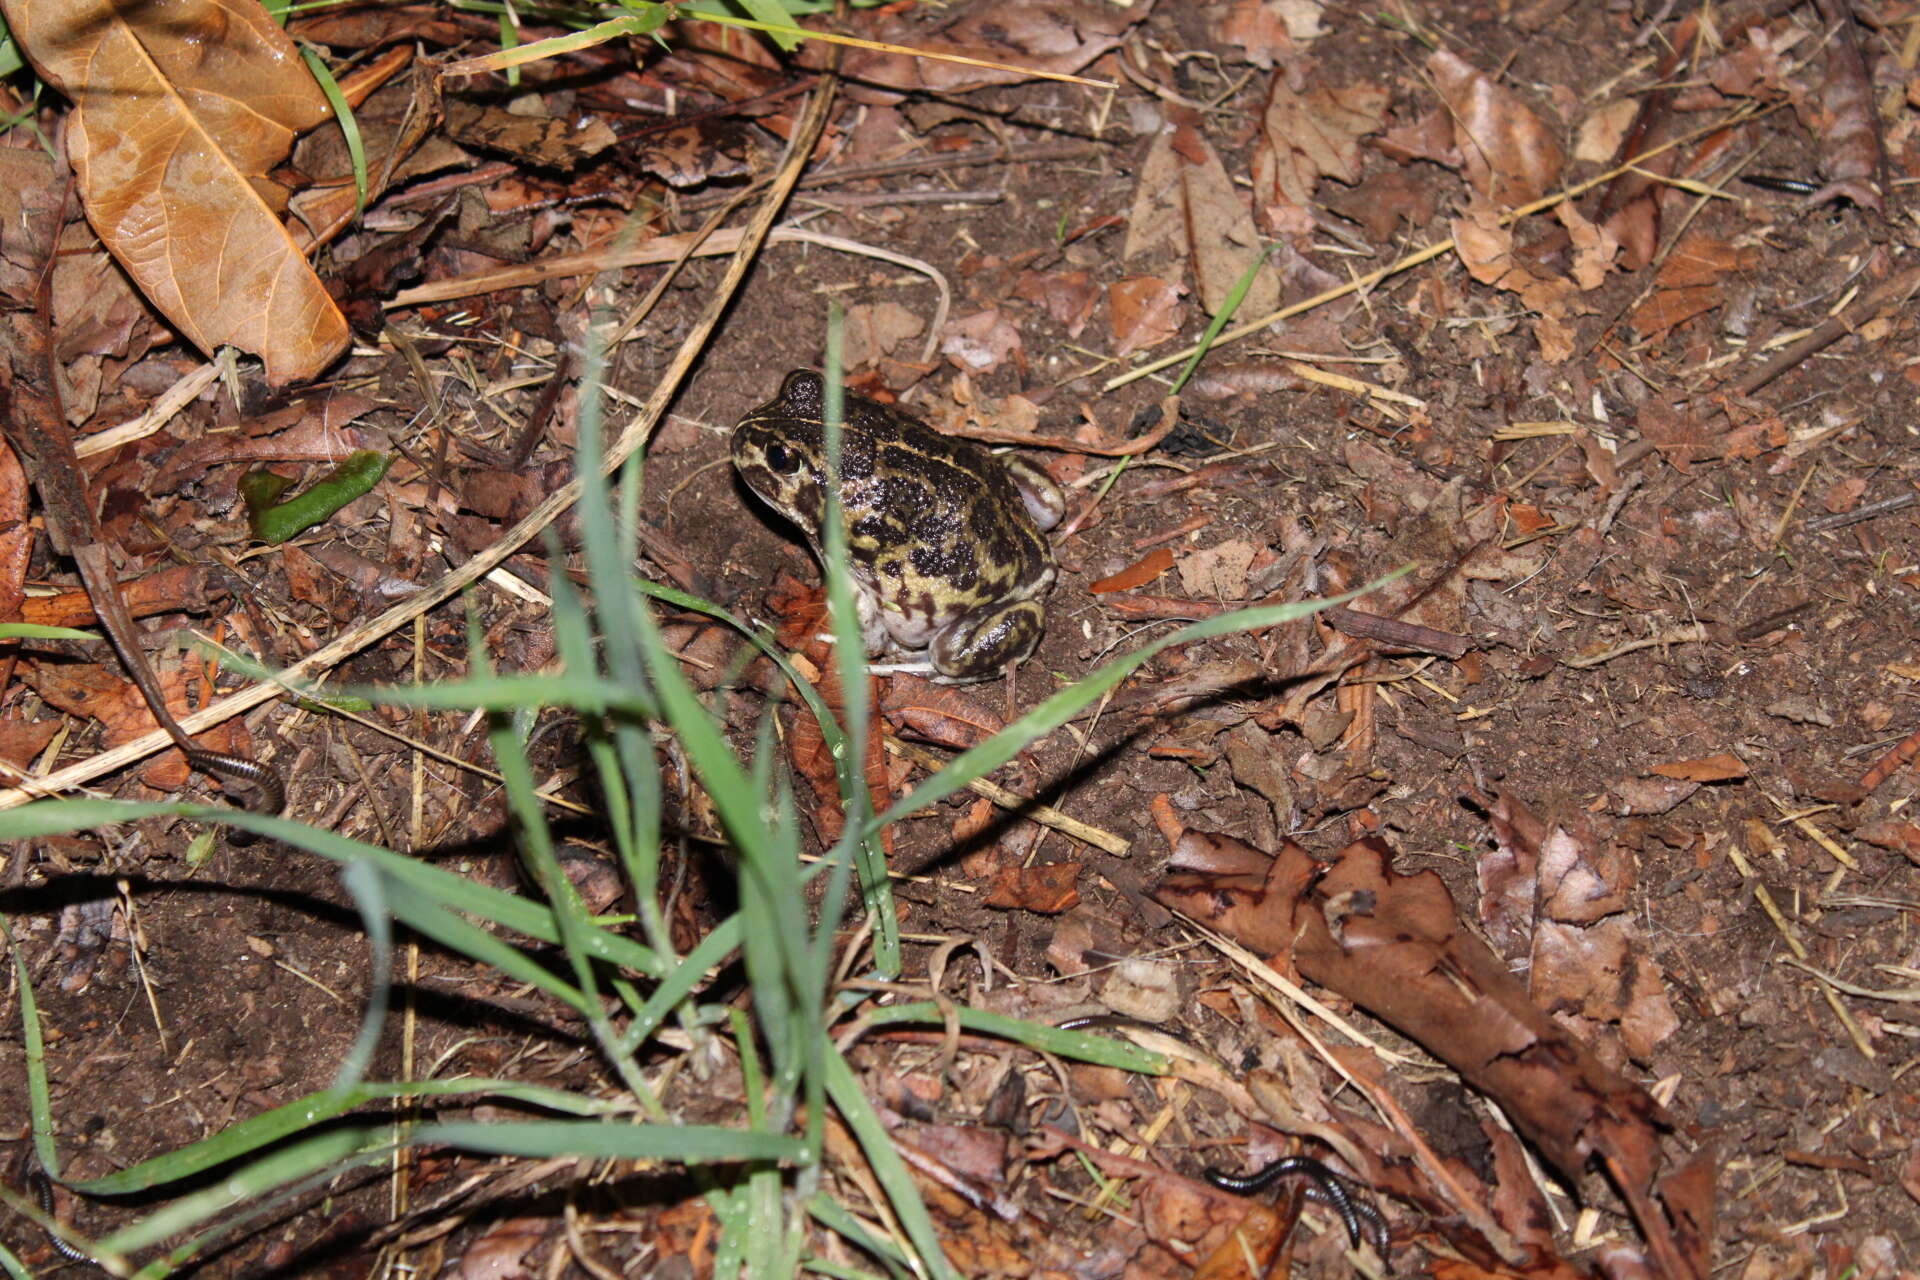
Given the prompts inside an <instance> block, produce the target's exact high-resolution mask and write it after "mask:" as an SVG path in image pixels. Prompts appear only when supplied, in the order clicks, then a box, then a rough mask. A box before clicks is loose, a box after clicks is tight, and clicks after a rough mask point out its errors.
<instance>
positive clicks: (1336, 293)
mask: <svg viewBox="0 0 1920 1280" xmlns="http://www.w3.org/2000/svg"><path fill="white" fill-rule="evenodd" d="M1769 110H1771V108H1769ZM1763 114H1765V113H1764V112H1757V111H1749V110H1741V111H1736V112H1733V113H1732V114H1731V115H1730V116H1729V117H1728V118H1726V119H1724V120H1721V121H1719V122H1717V123H1715V124H1711V125H1707V126H1704V127H1702V128H1699V129H1695V130H1694V131H1693V132H1692V133H1688V134H1682V135H1681V136H1680V137H1677V138H1670V139H1668V140H1667V141H1666V142H1663V143H1661V144H1660V145H1659V146H1657V147H1654V148H1652V149H1651V150H1647V151H1642V152H1641V153H1640V154H1639V155H1637V156H1635V157H1634V158H1633V159H1631V160H1629V161H1628V162H1627V163H1625V164H1622V165H1616V166H1615V167H1614V168H1612V169H1609V170H1607V171H1606V172H1605V173H1602V174H1597V175H1595V176H1594V177H1591V178H1588V179H1587V180H1586V181H1585V182H1580V183H1575V184H1574V185H1573V186H1571V187H1564V188H1562V189H1561V190H1559V191H1557V192H1555V193H1554V194H1553V195H1550V196H1542V197H1541V198H1540V199H1538V200H1535V201H1534V202H1533V203H1532V204H1523V205H1521V206H1520V207H1519V208H1518V209H1513V210H1509V211H1508V212H1506V213H1503V214H1501V215H1500V221H1499V225H1501V226H1506V225H1507V224H1509V223H1513V222H1518V221H1519V220H1520V219H1522V218H1527V217H1531V216H1532V215H1534V214H1536V213H1540V212H1542V211H1543V210H1546V209H1551V208H1553V207H1554V206H1555V205H1557V204H1560V203H1562V202H1563V201H1567V200H1571V199H1573V198H1574V197H1575V196H1581V195H1585V194H1586V193H1587V192H1589V191H1591V190H1593V189H1594V188H1595V187H1597V186H1600V185H1601V184H1603V183H1607V182H1611V181H1613V180H1614V179H1615V178H1617V177H1619V176H1620V175H1621V174H1623V173H1629V172H1631V171H1632V170H1633V169H1634V168H1635V166H1637V165H1639V164H1640V163H1641V162H1643V161H1646V160H1651V159H1652V158H1653V157H1654V156H1657V155H1659V154H1660V153H1661V152H1662V151H1668V150H1671V149H1672V148H1674V147H1679V146H1684V145H1686V144H1687V143H1690V142H1694V141H1696V140H1698V139H1700V138H1704V137H1706V136H1707V135H1708V134H1710V133H1716V132H1718V131H1719V130H1721V129H1724V128H1726V127H1727V126H1728V125H1730V124H1737V123H1740V122H1742V121H1744V120H1747V119H1750V118H1758V117H1759V116H1760V115H1763ZM1453 249H1454V240H1453V238H1452V237H1451V236H1449V237H1448V238H1447V239H1445V240H1442V241H1440V243H1438V244H1433V245H1428V246H1427V247H1426V248H1424V249H1421V250H1419V251H1418V252H1417V253H1410V254H1408V255H1407V256H1406V257H1404V258H1402V259H1400V260H1399V261H1398V262H1394V263H1390V264H1388V265H1387V266H1384V267H1381V268H1380V269H1379V270H1378V271H1370V272H1368V273H1367V274H1366V275H1364V276H1356V277H1355V278H1354V279H1352V280H1349V281H1347V283H1345V284H1343V285H1338V286H1336V287H1334V288H1332V289H1328V290H1327V291H1326V292H1325V293H1316V294H1315V295H1314V296H1313V297H1311V298H1308V299H1306V300H1305V301H1302V302H1295V303H1292V304H1290V305H1288V306H1284V307H1281V308H1280V309H1279V310H1278V311H1275V312H1273V313H1272V314H1270V315H1265V316H1262V317H1260V318H1259V319H1258V320H1249V321H1247V322H1246V323H1245V324H1243V325H1239V326H1237V327H1235V328H1232V329H1228V330H1226V331H1225V332H1223V333H1221V334H1220V335H1219V336H1217V337H1216V338H1214V340H1213V345H1214V346H1215V347H1218V346H1220V345H1222V344H1224V343H1228V342H1238V341H1239V340H1240V339H1242V338H1245V337H1249V336H1250V335H1252V334H1256V333H1259V332H1260V331H1261V330H1262V329H1265V328H1266V327H1267V326H1268V325H1270V324H1278V323H1279V322H1280V321H1282V320H1286V319H1288V318H1290V317H1292V316H1297V315H1299V314H1301V313H1302V312H1305V311H1312V310H1313V309H1314V308H1315V307H1323V306H1325V305H1326V304H1327V303H1329V302H1334V301H1336V300H1338V299H1340V298H1344V297H1346V296H1347V295H1348V294H1350V293H1358V292H1360V291H1361V290H1363V289H1371V288H1372V287H1373V286H1374V285H1376V284H1379V283H1380V282H1381V281H1382V280H1385V279H1387V278H1388V277H1390V276H1396V275H1399V274H1400V273H1401V272H1402V271H1406V270H1408V269H1409V268H1412V267H1417V266H1419V265H1420V264H1421V263H1423V262H1432V261H1433V260H1434V259H1435V258H1438V257H1440V256H1441V255H1442V254H1446V253H1451V252H1452V251H1453ZM1199 350H1200V348H1199V346H1198V345H1197V344H1196V345H1195V346H1191V347H1188V348H1187V349H1186V350H1185V351H1176V352H1174V353H1173V354H1172V355H1170V356H1162V357H1161V358H1160V359H1158V360H1154V361H1151V362H1150V363H1147V364H1143V365H1141V366H1140V367H1139V368H1138V369H1130V370H1128V371H1127V372H1126V373H1123V374H1120V375H1119V376H1118V377H1115V378H1109V379H1108V380H1107V381H1106V383H1105V384H1104V385H1103V386H1102V387H1101V390H1103V391H1113V390H1116V389H1118V388H1120V387H1124V386H1126V385H1127V384H1128V383H1129V382H1132V381H1134V380H1135V379H1137V378H1144V377H1146V376H1147V375H1148V374H1153V373H1158V372H1160V370H1162V369H1166V368H1169V367H1171V366H1173V365H1176V364H1179V363H1180V362H1181V361H1183V360H1189V359H1192V357H1193V356H1194V354H1195V353H1196V352H1198V351H1199Z"/></svg>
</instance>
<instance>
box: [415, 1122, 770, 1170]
mask: <svg viewBox="0 0 1920 1280" xmlns="http://www.w3.org/2000/svg"><path fill="white" fill-rule="evenodd" d="M414 1141H415V1143H416V1144H424V1143H445V1144H446V1145H447V1146H450V1147H459V1148H461V1149H462V1150H465V1151H481V1152H487V1153H489V1154H492V1155H503V1156H533V1157H538V1158H542V1159H544V1158H547V1157H551V1156H586V1157H589V1158H593V1159H603V1160H668V1161H672V1162H673V1163H675V1164H685V1163H688V1162H691V1161H700V1162H712V1161H725V1162H728V1163H734V1162H738V1161H743V1160H801V1159H804V1158H805V1157H806V1149H805V1148H804V1147H803V1146H801V1144H800V1142H799V1140H798V1139H795V1138H789V1137H785V1136H783V1135H781V1134H777V1133H754V1132H752V1131H750V1130H747V1129H722V1128H719V1127H717V1126H714V1125H699V1124H614V1123H609V1122H606V1121H588V1120H527V1121H506V1122H502V1123H499V1124H480V1123H477V1122H471V1121H448V1122H445V1123H435V1124H423V1125H421V1126H420V1127H419V1128H418V1129H416V1130H415V1131H414Z"/></svg>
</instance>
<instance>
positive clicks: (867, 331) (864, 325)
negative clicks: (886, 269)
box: [845, 302, 927, 369]
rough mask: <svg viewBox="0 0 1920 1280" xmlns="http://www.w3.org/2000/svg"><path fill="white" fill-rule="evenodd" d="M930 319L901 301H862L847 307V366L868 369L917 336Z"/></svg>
mask: <svg viewBox="0 0 1920 1280" xmlns="http://www.w3.org/2000/svg"><path fill="white" fill-rule="evenodd" d="M926 327H927V322H926V321H924V320H922V319H921V318H920V317H919V316H917V315H915V314H914V313H913V312H911V311H909V310H908V309H907V308H905V307H903V306H901V305H900V304H899V303H897V302H862V303H859V304H858V305H856V306H851V307H848V308H847V319H846V356H845V361H846V367H847V368H849V369H866V368H870V367H872V366H873V365H876V364H879V363H880V357H882V356H890V355H892V354H893V349H894V348H895V347H897V346H899V345H900V344H901V343H903V342H905V341H906V340H907V339H908V338H916V337H919V336H920V333H921V332H922V331H923V330H924V329H926Z"/></svg>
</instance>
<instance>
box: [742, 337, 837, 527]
mask: <svg viewBox="0 0 1920 1280" xmlns="http://www.w3.org/2000/svg"><path fill="white" fill-rule="evenodd" d="M822 394H823V392H822V384H821V380H820V375H819V374H817V373H814V372H812V371H810V370H807V369H796V370H794V371H793V372H792V373H790V374H788V375H787V377H786V380H785V381H784V382H782V383H781V384H780V394H779V395H777V396H775V397H774V398H773V399H771V400H769V401H767V403H765V404H763V405H761V406H760V407H759V408H757V409H755V410H754V411H753V412H751V413H749V414H748V415H747V416H746V417H744V418H742V419H741V420H740V425H739V426H737V427H735V428H734V429H733V442H732V445H731V447H730V448H731V452H732V455H733V465H734V468H735V470H737V471H739V473H740V478H741V479H742V480H743V481H745V482H746V485H747V488H749V489H751V490H753V491H754V492H755V493H757V494H759V495H760V498H761V500H762V501H764V502H765V503H766V504H767V505H768V506H770V507H772V508H773V509H774V510H775V511H778V512H779V513H780V514H781V515H783V516H785V517H786V518H787V519H789V520H791V521H793V522H794V523H795V524H797V525H799V526H800V527H801V528H802V529H804V530H805V531H806V532H807V533H808V534H810V535H815V536H817V535H818V534H819V532H820V525H821V522H822V521H823V520H824V519H825V514H824V513H825V509H826V507H825V498H824V496H823V495H824V494H825V492H826V476H827V450H826V439H825V434H826V433H825V428H824V427H823V426H822V425H821V416H822V414H821V399H822Z"/></svg>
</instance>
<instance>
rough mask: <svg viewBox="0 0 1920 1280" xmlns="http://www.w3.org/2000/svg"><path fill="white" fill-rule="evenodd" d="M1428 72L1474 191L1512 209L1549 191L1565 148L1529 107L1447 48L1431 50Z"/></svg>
mask: <svg viewBox="0 0 1920 1280" xmlns="http://www.w3.org/2000/svg"><path fill="white" fill-rule="evenodd" d="M1427 71H1428V73H1429V74H1430V75H1432V76H1433V83H1434V86H1435V87H1436V88H1438V89H1439V90H1440V96H1441V98H1442V99H1444V100H1445V102H1446V104H1447V112H1448V114H1449V115H1450V116H1451V118H1452V120H1453V140H1454V145H1455V146H1456V147H1457V148H1458V149H1459V152H1460V159H1461V161H1462V162H1463V163H1464V165H1465V166H1466V170H1467V179H1468V181H1470V182H1472V183H1473V189H1474V190H1475V191H1477V192H1478V193H1480V195H1482V196H1484V197H1485V198H1487V199H1489V200H1491V201H1492V202H1493V203H1494V204H1496V205H1502V206H1506V207H1512V206H1515V205H1522V204H1526V203H1527V202H1528V201H1531V200H1538V199H1539V198H1540V197H1541V196H1543V195H1545V194H1546V193H1547V192H1549V191H1551V190H1553V185H1554V183H1555V182H1557V181H1559V178H1560V169H1561V167H1562V166H1563V165H1564V164H1565V163H1566V152H1565V151H1564V150H1563V149H1562V148H1561V146H1560V141H1559V139H1558V138H1556V137H1554V134H1553V131H1552V130H1551V129H1549V128H1548V127H1547V125H1546V124H1545V123H1544V122H1543V121H1542V120H1541V119H1540V117H1539V116H1537V115H1535V114H1534V113H1533V111H1532V109H1531V108H1529V107H1528V106H1527V105H1526V104H1525V103H1524V102H1522V101H1521V100H1520V99H1519V98H1518V97H1516V96H1514V94H1513V92H1512V91H1511V90H1509V89H1508V88H1506V87H1505V86H1504V85H1502V84H1500V83H1499V82H1497V81H1495V80H1494V79H1493V78H1492V77H1491V76H1489V75H1488V74H1487V73H1486V72H1484V71H1482V70H1480V69H1479V68H1478V67H1476V66H1474V65H1473V64H1471V63H1469V62H1468V61H1466V60H1465V59H1464V58H1462V57H1461V56H1460V55H1459V54H1457V53H1454V52H1452V51H1451V50H1449V49H1436V50H1434V52H1433V54H1432V55H1431V56H1430V57H1428V59H1427Z"/></svg>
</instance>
